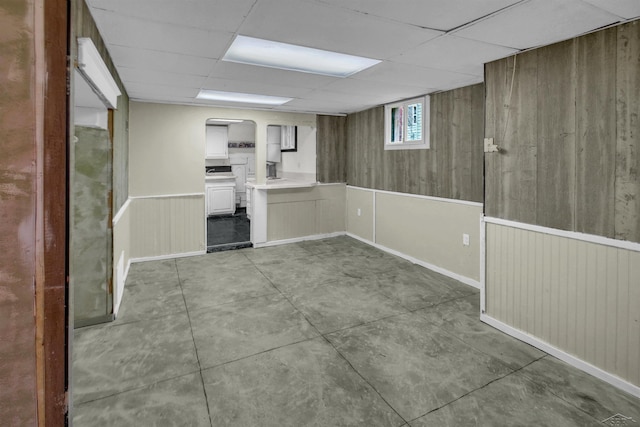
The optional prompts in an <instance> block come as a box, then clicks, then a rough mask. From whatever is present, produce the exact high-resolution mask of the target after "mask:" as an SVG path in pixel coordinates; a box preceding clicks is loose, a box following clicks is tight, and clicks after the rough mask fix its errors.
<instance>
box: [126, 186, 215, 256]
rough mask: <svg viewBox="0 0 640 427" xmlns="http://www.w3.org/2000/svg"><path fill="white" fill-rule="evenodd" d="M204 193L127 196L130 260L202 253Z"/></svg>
mask: <svg viewBox="0 0 640 427" xmlns="http://www.w3.org/2000/svg"><path fill="white" fill-rule="evenodd" d="M204 203H205V200H204V193H193V194H174V195H162V196H148V197H132V198H131V207H130V209H131V232H130V244H131V259H132V260H133V261H134V262H135V261H143V260H151V259H163V258H176V257H179V256H188V255H196V254H203V253H205V252H206V247H205V244H206V243H205V241H204V238H205V230H204V227H205V222H204V220H203V218H204V214H205V210H204Z"/></svg>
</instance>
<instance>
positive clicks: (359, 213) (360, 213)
mask: <svg viewBox="0 0 640 427" xmlns="http://www.w3.org/2000/svg"><path fill="white" fill-rule="evenodd" d="M360 215H362V211H361V210H360V208H358V216H360Z"/></svg>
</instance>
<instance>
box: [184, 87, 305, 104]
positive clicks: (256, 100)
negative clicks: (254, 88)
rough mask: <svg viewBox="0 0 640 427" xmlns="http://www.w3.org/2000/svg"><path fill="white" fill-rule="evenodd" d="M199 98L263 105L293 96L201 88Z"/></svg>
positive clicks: (283, 101)
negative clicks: (285, 96)
mask: <svg viewBox="0 0 640 427" xmlns="http://www.w3.org/2000/svg"><path fill="white" fill-rule="evenodd" d="M196 98H197V99H204V100H207V101H221V102H236V103H242V104H263V105H282V104H286V103H287V102H289V101H291V100H292V99H293V98H284V97H281V96H270V95H256V94H251V93H239V92H222V91H219V90H208V89H201V90H200V93H198V96H196Z"/></svg>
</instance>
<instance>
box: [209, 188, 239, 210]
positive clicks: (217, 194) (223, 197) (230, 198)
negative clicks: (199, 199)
mask: <svg viewBox="0 0 640 427" xmlns="http://www.w3.org/2000/svg"><path fill="white" fill-rule="evenodd" d="M205 188H206V194H207V215H222V214H233V213H235V211H236V189H235V181H225V182H220V183H213V184H207V185H206V187H205Z"/></svg>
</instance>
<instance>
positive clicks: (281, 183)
mask: <svg viewBox="0 0 640 427" xmlns="http://www.w3.org/2000/svg"><path fill="white" fill-rule="evenodd" d="M316 185H318V183H317V182H315V181H313V182H312V181H302V180H297V179H290V178H276V179H268V180H267V182H266V183H265V184H256V183H255V180H253V179H249V180H247V184H246V186H247V187H249V188H255V189H257V190H278V189H283V188H305V187H314V186H316Z"/></svg>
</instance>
